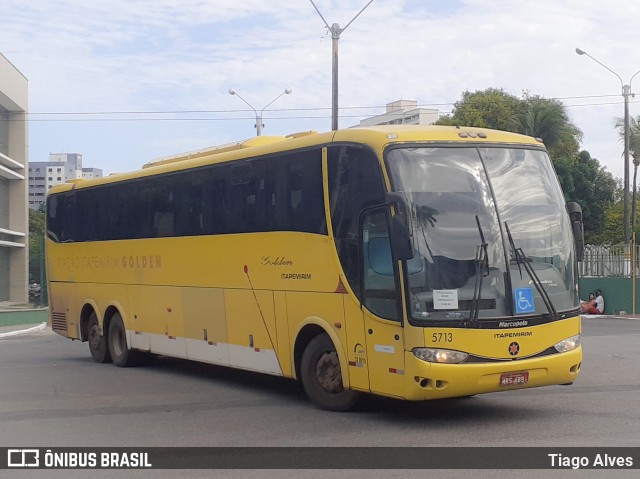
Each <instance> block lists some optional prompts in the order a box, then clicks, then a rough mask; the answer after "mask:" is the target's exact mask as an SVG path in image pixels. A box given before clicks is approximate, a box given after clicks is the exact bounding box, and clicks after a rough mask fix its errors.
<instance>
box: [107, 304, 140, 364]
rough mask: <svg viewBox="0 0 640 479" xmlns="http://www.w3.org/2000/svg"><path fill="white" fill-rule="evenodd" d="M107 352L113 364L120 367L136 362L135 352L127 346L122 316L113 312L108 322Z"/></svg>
mask: <svg viewBox="0 0 640 479" xmlns="http://www.w3.org/2000/svg"><path fill="white" fill-rule="evenodd" d="M107 342H108V343H109V352H110V353H111V359H112V360H113V364H115V365H116V366H119V367H121V368H126V367H127V366H133V365H134V364H135V362H136V352H135V351H132V350H130V349H129V348H128V347H127V333H126V331H125V329H124V323H123V322H122V316H120V313H115V314H114V315H113V317H112V318H111V322H110V323H109V336H108V341H107Z"/></svg>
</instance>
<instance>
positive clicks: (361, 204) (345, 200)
mask: <svg viewBox="0 0 640 479" xmlns="http://www.w3.org/2000/svg"><path fill="white" fill-rule="evenodd" d="M328 170H329V204H330V207H331V224H332V227H333V236H334V240H335V245H336V249H337V252H338V257H339V259H340V264H341V265H342V270H343V271H344V274H345V276H346V277H347V281H348V282H349V285H350V286H351V289H352V290H353V291H354V292H355V293H356V295H358V297H359V296H360V279H361V278H360V266H359V264H358V263H359V258H358V235H359V232H358V216H359V214H360V211H362V209H363V208H366V207H367V206H372V205H375V204H381V203H384V201H385V200H384V191H385V188H384V182H383V179H382V169H381V167H380V163H379V161H378V158H377V157H376V155H375V154H374V153H373V152H372V151H370V150H368V149H365V148H363V147H361V146H348V145H344V146H335V147H330V148H329V151H328Z"/></svg>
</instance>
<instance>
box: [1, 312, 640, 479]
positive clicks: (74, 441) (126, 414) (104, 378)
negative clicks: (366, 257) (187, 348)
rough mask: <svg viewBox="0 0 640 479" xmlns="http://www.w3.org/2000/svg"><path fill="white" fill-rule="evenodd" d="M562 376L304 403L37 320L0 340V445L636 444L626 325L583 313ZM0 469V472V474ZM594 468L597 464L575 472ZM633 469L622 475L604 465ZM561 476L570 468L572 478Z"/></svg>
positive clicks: (296, 395)
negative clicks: (399, 397)
mask: <svg viewBox="0 0 640 479" xmlns="http://www.w3.org/2000/svg"><path fill="white" fill-rule="evenodd" d="M583 330H584V331H583V332H584V334H583V345H584V349H585V357H584V362H583V368H582V374H581V376H580V377H579V379H578V381H576V383H575V384H574V385H572V386H553V387H546V388H539V389H530V390H522V391H515V392H503V393H495V394H486V395H481V396H476V397H473V398H469V399H458V400H445V401H434V402H425V403H407V402H401V401H395V400H390V399H385V398H376V397H369V398H367V399H366V400H365V401H363V402H362V404H361V405H360V406H359V407H358V408H357V409H356V410H355V411H353V412H349V413H342V414H341V413H331V412H325V411H320V410H318V409H315V408H314V406H313V405H312V404H311V403H310V402H309V401H308V400H307V398H306V396H305V394H304V392H303V391H302V388H301V387H300V386H299V385H298V384H297V383H295V382H293V381H291V380H286V379H282V378H276V377H271V376H264V375H259V374H253V373H247V372H243V371H236V370H231V369H226V368H220V367H215V366H209V365H203V364H197V363H191V362H187V361H182V360H176V359H170V358H158V359H156V360H155V361H153V362H151V363H150V364H148V365H145V366H141V367H137V368H126V369H122V368H117V367H115V366H113V365H111V364H96V363H94V362H93V361H92V360H91V357H90V354H89V348H88V345H87V343H79V342H77V341H76V342H73V341H70V340H68V339H65V338H62V337H60V336H58V335H56V334H54V333H52V332H51V331H50V330H43V331H38V332H34V333H31V334H27V335H21V336H12V337H7V338H4V339H0V446H3V447H18V446H22V447H28V446H32V447H63V446H69V447H79V446H83V447H85V446H103V447H106V446H122V447H153V446H369V447H370V446H400V447H408V446H544V447H571V446H577V447H590V446H591V447H614V446H632V447H638V446H640V406H639V405H640V321H636V320H622V319H607V320H598V319H585V320H584V321H583ZM3 472H5V473H6V472H7V471H0V477H5V476H4V475H3ZM8 472H11V473H12V474H13V475H11V476H9V475H7V476H6V477H19V478H23V477H25V478H26V477H47V478H51V477H65V478H66V477H68V478H74V477H78V478H80V477H274V478H275V477H296V478H298V477H343V476H344V475H348V476H349V477H350V478H351V477H367V478H377V477H438V478H449V477H451V478H454V477H476V478H483V477H511V478H518V477H569V475H570V474H572V473H573V471H566V470H564V471H548V470H545V471H542V470H537V471H526V470H516V471H506V470H503V471H497V472H494V471H466V470H451V471H426V472H425V471H390V470H387V471H319V470H312V471H308V470H307V471H295V470H283V471H257V470H244V471H221V470H220V471H203V470H199V471H198V470H191V471H185V472H180V471H166V470H165V471H158V470H155V471H13V470H12V471H8ZM580 474H581V477H603V471H597V470H589V471H581V472H580ZM606 474H607V476H612V477H637V470H636V471H621V470H613V471H607V472H606ZM574 476H575V474H573V475H572V476H571V477H574Z"/></svg>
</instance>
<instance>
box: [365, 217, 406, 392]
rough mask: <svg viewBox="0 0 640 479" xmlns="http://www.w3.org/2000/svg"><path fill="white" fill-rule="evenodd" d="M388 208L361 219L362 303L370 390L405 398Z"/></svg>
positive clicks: (399, 318)
mask: <svg viewBox="0 0 640 479" xmlns="http://www.w3.org/2000/svg"><path fill="white" fill-rule="evenodd" d="M389 219H390V217H389V209H388V208H387V207H380V208H376V209H372V210H369V211H367V212H365V213H364V214H363V217H362V222H361V225H362V231H361V249H360V250H361V252H362V264H363V268H362V291H361V301H362V306H363V308H362V310H363V321H364V328H365V337H366V342H367V358H368V365H369V382H370V387H371V391H372V392H375V393H379V394H384V395H389V396H396V397H402V396H403V395H404V384H405V381H404V338H403V328H402V311H401V304H402V302H401V300H400V299H401V298H400V286H399V279H398V267H397V262H395V261H393V256H392V254H391V242H390V238H389Z"/></svg>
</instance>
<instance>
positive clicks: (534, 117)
mask: <svg viewBox="0 0 640 479" xmlns="http://www.w3.org/2000/svg"><path fill="white" fill-rule="evenodd" d="M524 101H525V108H524V109H523V111H522V112H521V113H520V115H519V122H520V127H521V131H522V133H524V134H525V135H529V136H534V137H537V138H540V139H541V140H542V141H543V143H544V144H545V146H546V147H547V149H548V150H549V153H550V155H551V156H552V157H567V158H572V157H574V156H575V155H577V153H578V148H579V142H580V140H581V139H582V132H581V131H580V129H579V128H578V127H577V126H575V125H574V124H573V123H572V122H571V120H570V119H569V115H568V114H567V111H566V109H565V106H564V105H563V104H562V103H561V102H560V101H558V100H552V99H547V98H542V97H540V96H537V95H535V96H529V95H527V94H526V95H525V97H524Z"/></svg>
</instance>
